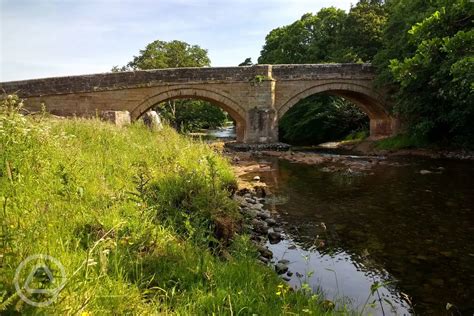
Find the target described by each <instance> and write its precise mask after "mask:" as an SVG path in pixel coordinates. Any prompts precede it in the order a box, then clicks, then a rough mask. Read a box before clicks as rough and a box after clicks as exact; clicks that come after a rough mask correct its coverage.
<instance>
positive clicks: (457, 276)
mask: <svg viewBox="0 0 474 316" xmlns="http://www.w3.org/2000/svg"><path fill="white" fill-rule="evenodd" d="M401 162H402V163H401V164H399V165H397V166H391V165H379V166H376V167H374V169H373V170H372V171H371V173H370V174H369V173H368V174H364V175H350V174H346V173H341V172H322V171H321V168H322V167H323V166H308V165H301V164H293V163H289V162H285V161H277V160H273V161H272V164H273V168H272V171H270V172H267V173H264V174H260V176H261V177H262V179H263V180H264V181H265V182H267V184H270V185H271V186H272V190H273V191H274V193H275V195H276V197H277V198H276V200H278V201H280V203H272V201H271V200H269V201H268V206H269V208H271V209H273V210H274V211H276V212H278V214H279V216H280V219H281V220H282V221H283V222H284V229H285V231H286V232H287V234H288V238H289V239H288V240H286V241H285V242H284V243H281V244H278V245H272V246H271V249H272V251H274V253H275V254H276V257H277V259H281V258H285V259H289V260H290V261H291V262H292V264H291V265H290V269H292V270H293V271H294V272H296V271H299V272H300V273H302V272H304V271H306V270H308V269H309V270H314V271H315V274H314V276H313V277H312V278H311V279H310V280H309V281H310V284H311V285H312V286H313V287H317V286H321V288H322V289H323V290H324V291H325V292H326V293H327V294H328V296H329V297H341V296H346V297H347V299H350V300H351V301H352V303H353V306H356V307H357V306H361V305H364V303H365V301H366V299H367V297H368V295H369V293H370V286H371V284H373V283H374V282H375V281H379V282H390V283H389V284H388V285H385V286H384V287H382V288H381V289H379V291H378V292H376V293H374V297H373V298H371V300H372V299H376V300H377V301H378V300H379V295H380V301H381V302H382V305H380V304H379V303H377V304H378V306H377V305H376V306H375V309H376V310H377V312H376V313H378V314H383V313H385V314H391V313H393V312H392V311H391V309H392V308H391V306H390V305H389V304H388V303H387V302H385V301H384V298H387V299H388V301H390V302H392V303H393V305H394V306H395V308H396V310H397V314H407V313H409V303H410V302H411V304H412V307H413V310H412V311H411V312H415V313H416V314H422V315H426V314H433V315H439V314H446V313H447V312H446V308H445V306H446V304H447V303H451V304H454V305H456V306H457V308H459V310H460V311H461V312H462V313H463V314H468V315H471V314H472V313H473V312H474V225H473V222H474V216H473V215H472V207H473V205H474V186H473V184H472V179H474V164H473V163H472V162H461V161H441V160H410V161H401ZM422 169H433V170H440V172H438V173H432V174H426V175H421V174H420V173H419V171H420V170H422ZM250 176H251V175H250ZM281 201H286V203H285V202H283V203H281ZM321 223H324V225H321ZM324 227H326V228H324ZM290 244H296V245H297V247H296V249H288V247H287V246H288V245H290ZM304 258H307V259H304ZM299 282H300V278H298V277H296V275H293V276H292V278H291V283H292V284H293V285H298V284H299ZM382 309H383V310H382ZM365 311H367V309H366V310H365ZM365 311H364V312H365ZM372 312H373V311H372Z"/></svg>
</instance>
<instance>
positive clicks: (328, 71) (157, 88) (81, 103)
mask: <svg viewBox="0 0 474 316" xmlns="http://www.w3.org/2000/svg"><path fill="white" fill-rule="evenodd" d="M374 77H375V73H374V69H373V68H372V67H371V65H369V64H308V65H255V66H249V67H207V68H175V69H158V70H145V71H131V72H118V73H103V74H92V75H83V76H70V77H55V78H46V79H34V80H25V81H14V82H3V83H0V91H2V90H3V91H4V92H6V93H17V94H18V95H19V96H20V97H22V98H24V99H25V100H26V101H25V104H26V108H27V109H28V110H30V111H39V110H40V109H41V106H42V105H41V104H42V103H44V105H45V106H46V110H47V111H48V112H50V113H52V114H55V115H61V116H74V115H75V116H85V117H90V116H96V115H98V114H100V113H101V112H103V111H129V112H130V116H131V119H132V120H136V119H138V118H139V117H140V116H141V115H142V114H143V113H145V112H146V111H147V110H148V109H150V108H152V107H154V106H155V105H157V104H159V103H161V102H164V101H167V100H170V99H181V98H183V99H201V100H206V101H210V102H211V103H213V104H215V105H217V106H219V107H221V108H222V109H223V110H225V111H227V112H228V113H229V114H230V116H232V118H233V119H234V120H235V121H236V125H237V141H239V142H244V143H272V142H277V141H278V120H279V119H280V118H281V117H282V116H283V115H284V114H285V113H286V111H288V110H289V109H290V108H291V107H292V106H294V105H295V104H296V103H298V101H300V100H301V99H303V98H306V97H308V96H310V95H313V94H317V93H327V94H331V95H336V96H340V97H343V98H345V99H347V100H350V101H351V102H353V103H354V104H356V105H357V106H359V107H360V108H361V109H362V110H363V111H364V112H365V113H367V115H368V116H369V118H370V135H371V136H372V137H383V136H389V135H393V134H394V133H395V132H396V130H397V128H398V120H397V119H396V118H395V117H394V116H392V115H391V112H390V104H389V103H388V102H387V100H386V95H385V94H384V93H383V91H380V90H378V89H376V88H375V87H374V85H373V81H374Z"/></svg>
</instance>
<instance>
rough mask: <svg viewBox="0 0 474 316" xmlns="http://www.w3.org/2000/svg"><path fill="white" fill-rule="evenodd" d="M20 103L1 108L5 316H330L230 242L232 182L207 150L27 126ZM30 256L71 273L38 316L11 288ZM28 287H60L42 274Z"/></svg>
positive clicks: (106, 131) (57, 126)
mask: <svg viewBox="0 0 474 316" xmlns="http://www.w3.org/2000/svg"><path fill="white" fill-rule="evenodd" d="M15 102H18V101H16V100H15V99H14V98H13V99H11V100H9V101H7V102H3V103H2V106H1V108H0V211H1V214H2V215H1V216H0V225H1V231H0V314H10V313H16V312H20V313H26V314H81V315H103V314H168V313H170V314H211V313H216V314H235V315H237V314H252V313H257V314H263V315H277V314H281V313H290V312H296V313H298V314H308V313H311V314H313V315H314V314H325V313H328V312H325V311H324V310H323V309H322V308H321V306H322V305H321V300H320V298H319V297H318V295H314V294H312V293H310V292H304V291H299V292H294V291H291V290H289V288H288V286H287V285H285V284H284V283H283V282H282V281H281V280H280V279H279V278H278V277H277V276H276V275H275V274H274V273H273V272H272V271H271V270H270V269H269V268H268V267H264V266H262V265H260V264H258V263H257V262H256V260H255V258H256V256H257V254H256V252H255V251H254V249H253V247H252V246H251V244H250V242H249V241H248V239H247V238H246V237H245V236H239V235H235V232H236V231H237V229H238V227H239V224H240V221H241V219H240V218H239V213H238V212H237V206H236V205H235V204H234V202H233V201H232V199H230V198H229V195H230V192H231V191H232V190H233V189H234V188H235V179H234V175H233V174H232V172H231V169H230V168H229V165H228V163H227V161H225V160H224V159H223V158H221V156H220V155H219V154H218V153H215V152H213V151H212V150H211V149H210V148H209V147H208V146H206V145H204V144H200V143H196V142H193V141H191V140H189V139H186V138H184V137H181V136H179V135H178V134H176V133H175V132H174V131H172V130H171V129H168V128H165V129H164V130H162V131H160V132H151V131H149V130H147V129H146V128H145V127H144V126H141V125H133V126H130V127H127V128H117V127H115V126H112V125H110V124H106V123H102V122H100V121H97V120H81V119H74V120H58V119H52V118H48V117H47V116H37V117H35V118H25V117H23V116H21V115H19V114H17V112H16V111H15V109H14V108H15V107H16V106H17V104H15ZM33 254H47V255H51V256H53V257H55V258H57V259H58V260H59V261H60V262H61V264H62V265H63V266H64V269H65V272H66V277H67V281H66V283H65V284H64V287H63V288H62V290H61V291H60V292H59V295H58V297H57V299H56V300H55V301H54V302H53V303H52V304H51V305H48V306H44V307H34V306H31V305H29V304H26V303H25V302H24V301H23V300H22V299H21V298H20V296H19V294H18V292H17V291H16V290H15V286H14V277H15V271H16V269H17V267H18V266H19V265H20V263H21V262H22V261H23V260H24V259H25V258H27V257H28V256H30V255H33ZM52 269H54V267H52ZM27 272H28V271H27ZM27 272H25V273H26V274H28V273H27ZM52 272H53V274H54V275H56V274H58V271H52ZM22 273H23V272H22ZM22 273H20V279H21V278H26V274H25V275H24V273H23V274H22ZM58 279H59V278H57V279H56V281H55V282H59V281H57V280H58ZM33 283H34V285H35V286H36V288H45V289H47V288H48V287H50V286H51V287H54V286H55V285H56V284H51V283H50V282H49V281H48V280H47V279H44V278H42V276H41V275H38V274H35V275H34V279H33ZM20 287H21V289H22V292H23V290H24V289H23V287H24V284H23V283H20ZM49 295H50V294H48V293H36V294H31V295H30V296H29V297H30V298H31V299H32V300H35V301H46V300H47V299H48V298H49Z"/></svg>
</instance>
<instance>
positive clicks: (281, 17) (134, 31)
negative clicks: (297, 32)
mask: <svg viewBox="0 0 474 316" xmlns="http://www.w3.org/2000/svg"><path fill="white" fill-rule="evenodd" d="M351 2H352V3H355V2H356V0H230V1H225V0H220V1H219V0H122V1H119V0H0V82H2V81H12V80H23V79H32V78H44V77H54V76H67V75H80V74H88V73H100V72H108V71H110V69H111V68H112V67H113V66H114V65H119V66H122V65H125V64H127V63H128V62H129V61H130V60H131V59H132V58H133V56H135V55H137V54H138V52H139V50H140V49H143V48H144V47H145V46H146V45H147V44H148V43H150V42H152V41H154V40H164V41H171V40H181V41H185V42H187V43H189V44H192V45H194V44H196V45H199V46H201V47H202V48H205V49H207V50H208V55H209V58H210V59H211V65H212V66H237V65H238V64H239V63H241V62H242V61H243V60H244V59H245V58H247V57H251V58H252V61H254V62H256V61H257V58H258V56H259V55H260V50H261V49H262V46H263V44H264V43H265V36H266V35H267V34H268V33H269V32H270V31H271V30H272V29H274V28H276V27H279V26H283V25H287V24H290V23H292V22H294V21H296V20H297V19H299V18H300V17H301V16H302V15H303V14H305V13H307V12H312V13H315V12H317V11H319V9H321V8H323V7H329V6H335V7H337V8H341V9H344V10H346V11H347V10H349V8H350V5H351Z"/></svg>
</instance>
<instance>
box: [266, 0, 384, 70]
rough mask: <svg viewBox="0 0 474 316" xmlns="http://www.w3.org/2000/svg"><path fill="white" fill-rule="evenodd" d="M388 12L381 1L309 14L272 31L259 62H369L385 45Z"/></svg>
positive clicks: (331, 8) (364, 2) (362, 2)
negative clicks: (347, 8) (383, 41)
mask: <svg viewBox="0 0 474 316" xmlns="http://www.w3.org/2000/svg"><path fill="white" fill-rule="evenodd" d="M386 19H387V18H386V13H385V10H384V6H383V5H382V4H381V3H380V1H368V0H362V1H360V2H359V3H357V4H356V5H355V6H354V7H351V9H350V11H349V13H345V12H344V11H343V10H340V9H336V8H334V7H330V8H323V9H321V10H320V11H319V12H318V13H316V14H315V15H313V14H311V13H307V14H305V15H303V16H302V17H301V19H299V20H298V21H295V22H294V23H292V24H290V25H287V26H283V27H279V28H276V29H274V30H272V31H271V32H270V33H269V34H268V35H267V36H266V38H265V45H264V46H263V49H262V51H261V53H260V57H259V59H258V62H259V63H261V64H289V63H291V64H304V63H327V62H370V61H371V60H372V59H373V57H374V55H375V54H376V53H377V51H378V49H379V48H380V47H381V45H382V32H383V27H384V25H385V23H386Z"/></svg>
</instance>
